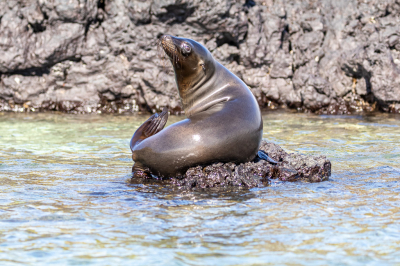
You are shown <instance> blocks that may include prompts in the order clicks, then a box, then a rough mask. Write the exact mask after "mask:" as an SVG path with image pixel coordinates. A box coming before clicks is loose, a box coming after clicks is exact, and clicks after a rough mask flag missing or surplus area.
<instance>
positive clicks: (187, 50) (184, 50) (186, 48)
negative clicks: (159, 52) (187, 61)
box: [181, 43, 192, 55]
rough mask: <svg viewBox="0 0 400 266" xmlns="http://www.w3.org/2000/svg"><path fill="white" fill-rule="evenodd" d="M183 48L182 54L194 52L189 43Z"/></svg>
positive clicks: (183, 45)
mask: <svg viewBox="0 0 400 266" xmlns="http://www.w3.org/2000/svg"><path fill="white" fill-rule="evenodd" d="M181 47H182V53H183V54H185V55H188V54H190V52H191V51H192V47H190V45H189V44H187V43H183V44H182V46H181Z"/></svg>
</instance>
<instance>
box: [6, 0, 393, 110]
mask: <svg viewBox="0 0 400 266" xmlns="http://www.w3.org/2000/svg"><path fill="white" fill-rule="evenodd" d="M399 22H400V5H399V4H398V2H396V1H395V0H388V1H381V0H371V1H357V0H351V1H342V0H340V1H328V0H319V1H311V0H309V1H272V0H264V1H262V0H260V1H233V0H232V1H229V0H227V1H219V0H218V1H217V0H215V1H214V0H213V1H200V0H195V1H178V0H175V1H173V0H167V1H142V0H138V1H128V0H113V1H110V0H98V1H84V2H82V1H78V0H71V1H64V0H55V1H33V0H29V1H0V109H1V110H13V111H26V110H30V111H33V110H59V111H64V112H80V113H82V112H136V111H150V112H154V111H156V110H160V109H162V107H163V106H168V107H170V110H172V111H173V112H175V113H179V112H181V111H182V108H181V105H180V101H179V97H178V93H177V90H176V88H175V80H174V76H173V75H172V73H171V72H172V70H171V67H170V63H169V62H168V60H167V59H163V58H162V52H161V50H160V49H159V47H158V45H157V40H158V38H159V37H160V36H161V35H162V34H171V35H177V36H184V37H186V38H191V39H194V40H196V41H199V42H201V43H203V44H204V45H205V46H206V47H207V48H208V49H209V50H210V51H211V52H212V54H213V56H214V57H215V58H216V59H217V60H219V61H220V62H221V63H223V64H224V65H225V66H226V67H227V68H228V69H230V70H231V71H232V72H234V73H235V74H237V75H238V76H239V77H240V78H242V79H243V80H244V81H245V82H246V84H247V85H248V86H249V87H250V88H251V90H252V91H253V93H254V94H255V95H256V97H257V99H258V101H259V103H260V105H261V106H262V107H269V108H276V107H279V106H285V107H289V108H294V109H298V110H310V111H313V112H319V113H348V112H350V111H361V110H374V109H379V110H382V111H386V112H399V110H400V27H399V25H400V23H399Z"/></svg>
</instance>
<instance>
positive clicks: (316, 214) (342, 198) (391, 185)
mask: <svg viewBox="0 0 400 266" xmlns="http://www.w3.org/2000/svg"><path fill="white" fill-rule="evenodd" d="M147 118H148V115H146V116H112V115H64V114H58V115H57V114H10V113H3V114H2V113H0V129H1V130H0V249H1V252H0V265H10V266H14V265H15V266H17V265H96V266H97V265H101V266H102V265H104V266H106V265H146V266H147V265H278V264H279V265H293V264H296V265H357V266H364V265H398V264H399V263H400V256H399V255H400V245H399V239H400V234H399V224H400V178H399V176H400V168H399V165H400V141H399V135H400V117H396V116H390V115H388V114H381V115H377V116H369V117H365V116H342V117H337V116H316V115H311V114H289V113H276V112H273V113H271V112H270V113H267V114H265V115H264V116H263V119H264V138H266V139H268V140H270V141H273V142H274V143H278V144H279V145H281V146H282V148H284V149H285V150H287V151H289V152H301V153H305V154H310V155H318V154H324V155H326V156H327V157H328V158H329V159H330V160H331V161H332V176H331V178H330V180H329V181H327V182H323V183H315V184H310V183H283V182H275V181H274V182H272V185H271V186H270V187H265V188H254V189H251V190H243V189H242V190H241V189H236V190H228V191H204V190H199V191H180V190H175V189H173V188H172V187H170V186H168V185H165V184H157V183H154V184H152V183H138V184H131V183H130V176H131V175H130V171H131V166H132V160H131V158H130V155H131V152H130V151H129V149H127V145H128V143H129V139H130V137H131V132H132V131H134V130H135V129H136V128H138V126H140V125H141V124H142V123H143V122H144V121H145V120H146V119H147ZM182 119H184V117H182V116H180V117H176V116H171V117H170V118H169V122H168V125H170V124H173V123H176V122H179V121H181V120H182Z"/></svg>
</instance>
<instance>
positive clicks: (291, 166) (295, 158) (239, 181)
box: [166, 141, 331, 188]
mask: <svg viewBox="0 0 400 266" xmlns="http://www.w3.org/2000/svg"><path fill="white" fill-rule="evenodd" d="M260 150H263V151H265V152H266V153H267V154H268V155H269V156H270V157H271V158H272V159H274V160H276V161H278V164H276V165H275V164H271V163H269V162H267V161H264V160H260V161H258V162H248V163H244V164H240V165H236V164H234V163H225V164H224V163H215V164H212V165H208V166H197V167H192V168H190V169H188V170H187V171H186V174H185V175H184V176H182V177H177V178H172V179H170V180H166V181H167V182H170V183H172V184H174V185H177V186H179V187H183V188H193V187H196V188H213V187H229V186H239V187H245V188H253V187H263V186H266V185H268V184H269V182H270V179H275V178H278V179H280V180H282V181H300V180H303V181H308V182H321V181H325V180H328V179H329V177H330V175H331V162H330V161H329V160H328V159H326V157H325V156H309V155H304V154H297V153H290V154H289V153H287V152H285V151H284V150H283V149H282V148H281V147H279V146H278V145H276V144H273V143H268V142H265V141H262V143H261V147H260Z"/></svg>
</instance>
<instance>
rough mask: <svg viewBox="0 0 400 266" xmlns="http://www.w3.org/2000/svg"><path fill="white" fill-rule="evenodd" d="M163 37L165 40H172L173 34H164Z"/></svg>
mask: <svg viewBox="0 0 400 266" xmlns="http://www.w3.org/2000/svg"><path fill="white" fill-rule="evenodd" d="M161 39H162V40H163V41H170V40H171V36H169V35H163V36H162V37H161Z"/></svg>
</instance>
